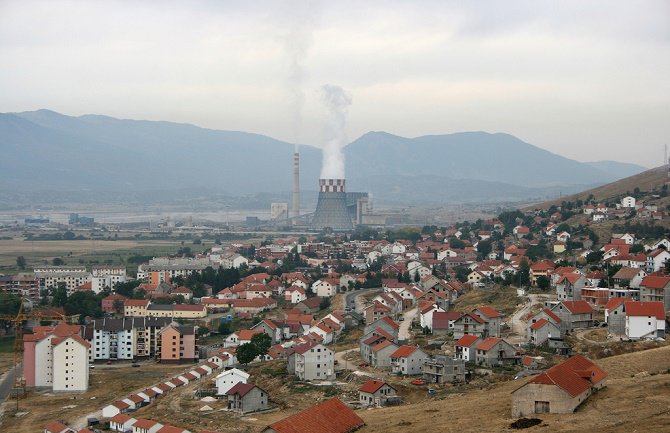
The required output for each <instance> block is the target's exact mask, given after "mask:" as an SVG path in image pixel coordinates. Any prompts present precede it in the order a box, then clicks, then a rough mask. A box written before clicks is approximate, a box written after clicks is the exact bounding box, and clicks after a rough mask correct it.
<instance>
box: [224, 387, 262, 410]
mask: <svg viewBox="0 0 670 433" xmlns="http://www.w3.org/2000/svg"><path fill="white" fill-rule="evenodd" d="M226 395H227V396H228V409H230V410H232V411H234V412H237V413H240V414H245V413H249V412H258V411H261V410H266V409H267V408H268V393H267V392H265V391H263V390H262V389H261V388H259V387H258V386H256V385H254V384H253V383H237V384H236V385H235V386H233V387H232V388H230V389H229V390H228V391H227V392H226Z"/></svg>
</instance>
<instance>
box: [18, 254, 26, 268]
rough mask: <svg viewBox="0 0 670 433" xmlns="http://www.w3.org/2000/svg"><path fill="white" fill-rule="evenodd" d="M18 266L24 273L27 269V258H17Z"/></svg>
mask: <svg viewBox="0 0 670 433" xmlns="http://www.w3.org/2000/svg"><path fill="white" fill-rule="evenodd" d="M16 266H18V268H19V269H20V270H22V271H23V270H24V269H26V258H25V257H23V256H18V257H17V258H16Z"/></svg>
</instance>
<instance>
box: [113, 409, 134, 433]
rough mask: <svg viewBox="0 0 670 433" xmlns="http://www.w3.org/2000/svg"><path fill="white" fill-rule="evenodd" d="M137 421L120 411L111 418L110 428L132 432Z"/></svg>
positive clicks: (123, 432)
mask: <svg viewBox="0 0 670 433" xmlns="http://www.w3.org/2000/svg"><path fill="white" fill-rule="evenodd" d="M136 421H137V420H136V419H135V418H133V417H130V416H128V415H125V414H122V413H120V414H118V415H115V416H113V417H112V418H111V419H110V420H109V429H110V430H112V431H116V432H121V433H126V432H130V431H132V430H133V424H135V422H136Z"/></svg>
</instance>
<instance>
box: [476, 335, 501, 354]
mask: <svg viewBox="0 0 670 433" xmlns="http://www.w3.org/2000/svg"><path fill="white" fill-rule="evenodd" d="M501 341H503V339H502V338H495V337H487V338H486V339H485V340H484V341H482V342H481V343H479V344H478V345H477V347H475V349H476V350H485V351H486V350H491V349H492V348H493V346H495V345H496V344H498V343H500V342H501Z"/></svg>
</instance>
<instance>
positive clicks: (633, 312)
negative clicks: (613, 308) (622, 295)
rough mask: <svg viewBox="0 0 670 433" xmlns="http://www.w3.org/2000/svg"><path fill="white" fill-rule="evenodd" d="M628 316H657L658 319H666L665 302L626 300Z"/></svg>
mask: <svg viewBox="0 0 670 433" xmlns="http://www.w3.org/2000/svg"><path fill="white" fill-rule="evenodd" d="M625 307H626V316H656V319H658V320H664V319H665V307H664V305H663V302H661V301H659V302H636V301H628V302H625Z"/></svg>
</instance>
